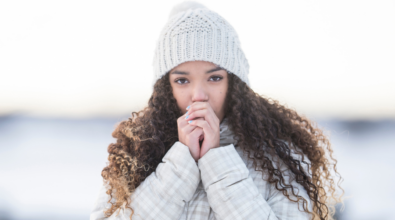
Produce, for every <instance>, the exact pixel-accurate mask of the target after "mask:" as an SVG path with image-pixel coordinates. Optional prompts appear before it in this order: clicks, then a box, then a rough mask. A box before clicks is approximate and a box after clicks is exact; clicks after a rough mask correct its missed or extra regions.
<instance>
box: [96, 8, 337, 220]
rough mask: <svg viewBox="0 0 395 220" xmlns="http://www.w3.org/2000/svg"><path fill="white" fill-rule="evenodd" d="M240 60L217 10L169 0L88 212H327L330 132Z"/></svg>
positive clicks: (301, 215) (311, 215)
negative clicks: (255, 82) (132, 106)
mask: <svg viewBox="0 0 395 220" xmlns="http://www.w3.org/2000/svg"><path fill="white" fill-rule="evenodd" d="M248 69H249V65H248V62H247V59H246V58H245V56H244V53H243V51H242V50H241V47H240V42H239V40H238V36H237V34H236V32H235V30H234V29H233V28H232V26H231V25H230V24H229V23H228V22H227V21H226V20H224V19H223V18H222V17H221V16H220V15H218V14H217V13H215V12H213V11H211V10H209V9H208V8H206V7H205V6H203V5H202V4H199V3H197V2H183V3H180V4H179V5H177V6H175V7H174V8H173V10H172V12H171V14H170V17H169V21H168V23H167V24H166V26H165V28H164V29H163V31H162V33H161V36H160V38H159V40H158V44H157V48H156V54H155V57H154V71H155V74H156V77H155V81H154V83H155V84H154V91H153V94H152V96H151V98H150V99H149V102H148V107H146V108H144V109H143V110H141V111H139V112H133V113H132V117H131V118H129V119H128V120H125V121H122V122H121V123H120V124H119V125H118V126H117V128H116V129H115V131H114V132H113V134H112V135H113V137H114V138H116V139H117V141H116V143H112V144H110V145H109V147H108V152H109V157H108V160H109V163H108V166H106V167H105V168H104V169H103V171H102V176H103V179H104V184H103V186H102V189H101V191H100V194H99V197H98V199H97V202H96V204H95V207H94V209H93V211H92V213H91V217H90V219H91V220H98V219H254V220H257V219H273V220H274V219H276V220H277V219H303V220H307V219H332V218H333V214H334V204H335V203H337V202H341V197H342V195H343V194H342V195H340V196H338V195H337V193H336V190H335V189H336V185H335V183H334V178H333V176H332V175H333V174H335V173H336V174H337V171H336V160H334V159H333V157H332V149H331V146H330V142H329V140H328V139H327V138H326V137H325V136H324V135H323V132H322V131H321V130H320V129H318V128H316V127H315V126H313V122H311V121H309V120H308V119H306V118H304V117H302V116H300V115H299V114H298V113H297V112H295V111H294V110H291V109H289V108H286V107H284V106H282V105H280V104H279V103H278V102H277V101H274V100H271V99H267V98H264V97H262V96H260V95H258V94H257V93H255V92H254V91H253V90H251V88H250V87H249V80H248ZM331 161H334V163H331ZM332 169H333V170H334V173H333V172H332V171H331V170H332ZM339 187H340V186H339ZM340 189H341V187H340Z"/></svg>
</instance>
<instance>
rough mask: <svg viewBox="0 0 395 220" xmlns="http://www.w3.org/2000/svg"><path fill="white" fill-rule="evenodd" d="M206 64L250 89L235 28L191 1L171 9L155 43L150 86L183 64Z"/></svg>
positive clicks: (204, 7) (244, 61)
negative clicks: (224, 71) (218, 69)
mask: <svg viewBox="0 0 395 220" xmlns="http://www.w3.org/2000/svg"><path fill="white" fill-rule="evenodd" d="M195 60H201V61H209V62H212V63H214V64H216V65H218V66H220V67H222V68H224V69H225V70H227V71H228V73H233V74H235V75H237V76H238V77H239V78H240V79H241V80H242V81H244V82H245V83H246V84H247V85H248V86H250V83H249V80H248V72H249V64H248V60H247V59H246V57H245V55H244V53H243V51H242V49H241V45H240V41H239V38H238V35H237V33H236V31H235V29H234V28H233V27H232V26H231V25H230V24H229V23H228V22H227V21H226V20H225V19H224V18H222V17H221V16H220V15H219V14H217V13H216V12H214V11H211V10H209V9H208V8H207V7H206V6H204V5H202V4H201V3H198V2H195V1H184V2H182V3H179V4H177V5H176V6H174V7H173V9H172V10H171V12H170V15H169V20H168V22H167V23H166V25H165V27H164V28H163V29H162V31H161V34H160V37H159V39H158V40H157V43H156V49H155V56H154V60H153V67H154V80H153V84H152V85H154V84H155V82H156V81H157V80H158V79H160V78H161V77H162V76H163V75H165V74H166V73H167V72H168V71H170V70H171V69H173V68H174V67H176V66H178V65H179V64H181V63H184V62H187V61H195Z"/></svg>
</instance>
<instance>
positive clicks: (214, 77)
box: [210, 76, 223, 82]
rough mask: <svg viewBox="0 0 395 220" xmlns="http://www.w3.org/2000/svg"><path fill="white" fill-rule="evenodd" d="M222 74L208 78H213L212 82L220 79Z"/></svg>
mask: <svg viewBox="0 0 395 220" xmlns="http://www.w3.org/2000/svg"><path fill="white" fill-rule="evenodd" d="M222 78H223V77H222V76H212V77H211V78H210V79H215V80H213V81H214V82H217V81H221V80H222Z"/></svg>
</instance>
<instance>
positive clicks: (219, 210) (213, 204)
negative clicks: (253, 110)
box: [90, 118, 312, 220]
mask: <svg viewBox="0 0 395 220" xmlns="http://www.w3.org/2000/svg"><path fill="white" fill-rule="evenodd" d="M233 137H234V135H233V133H232V131H231V129H229V126H228V123H227V118H225V119H224V120H223V121H222V122H221V124H220V147H218V148H214V149H210V150H209V151H208V152H207V153H206V154H205V155H204V156H203V157H202V158H200V159H199V160H198V162H197V163H196V162H195V160H194V159H193V158H192V156H191V154H190V152H189V148H188V147H187V146H186V145H184V144H182V143H181V142H178V141H177V142H176V143H174V145H173V146H172V147H171V148H170V150H169V151H168V152H167V153H166V155H165V156H164V158H163V160H162V163H160V164H159V165H158V167H157V169H156V170H155V171H154V172H153V173H152V174H151V175H149V176H148V177H147V178H146V179H145V180H144V181H143V182H142V183H141V184H140V185H139V186H138V187H137V188H136V190H135V192H134V193H133V195H132V203H131V207H132V208H133V210H134V214H133V216H132V219H164V220H167V219H181V220H207V219H209V220H214V219H216V220H219V219H251V220H258V219H265V220H279V219H282V220H287V219H293V220H308V219H311V215H310V214H308V213H306V212H304V211H303V207H302V204H301V203H300V204H298V203H295V202H292V201H290V200H289V199H288V198H286V197H285V196H284V195H283V194H282V193H281V192H280V191H278V190H277V189H276V188H275V187H273V186H271V185H270V184H269V183H268V182H267V181H265V180H264V177H265V175H263V174H262V172H261V171H255V169H254V166H253V161H252V160H249V159H248V157H247V155H246V154H245V153H243V151H242V150H241V149H240V147H237V140H235V139H234V138H233ZM290 149H291V152H292V156H293V157H294V158H298V159H299V160H300V159H301V157H300V156H299V155H295V152H294V151H293V150H292V148H290ZM268 157H270V155H268ZM270 158H271V159H273V158H272V157H270ZM304 159H305V161H306V162H310V161H309V160H308V159H307V157H305V158H304ZM280 162H281V161H280ZM302 164H303V163H302ZM273 165H274V166H275V167H276V168H277V167H278V166H279V167H280V170H281V171H283V172H284V173H285V176H284V179H285V183H288V184H289V183H290V184H292V185H293V186H294V187H295V188H296V193H297V194H298V195H300V196H302V197H304V198H305V199H306V200H307V201H308V207H309V210H310V211H311V210H312V203H311V202H310V200H309V197H308V195H307V193H306V191H305V190H304V188H303V187H302V186H301V185H300V184H298V183H296V181H295V179H294V178H292V172H291V171H289V169H287V167H286V166H285V164H284V163H280V164H279V165H276V163H274V164H273ZM302 166H304V168H305V170H307V168H308V167H307V165H304V164H303V165H302ZM309 172H310V171H309ZM106 188H107V186H105V185H102V187H101V189H100V191H99V195H98V197H97V200H96V203H95V204H94V208H93V210H92V212H91V215H90V220H104V219H108V220H128V219H130V218H129V217H130V214H131V211H130V209H120V210H119V213H118V211H116V212H114V213H113V215H111V216H110V217H109V218H105V217H104V214H103V212H104V210H105V209H107V208H109V207H110V206H111V205H110V204H109V203H107V201H108V200H109V199H110V197H109V195H107V194H106ZM288 194H289V195H292V193H291V192H290V190H289V191H288ZM291 198H293V199H296V198H294V197H291ZM113 201H114V200H113Z"/></svg>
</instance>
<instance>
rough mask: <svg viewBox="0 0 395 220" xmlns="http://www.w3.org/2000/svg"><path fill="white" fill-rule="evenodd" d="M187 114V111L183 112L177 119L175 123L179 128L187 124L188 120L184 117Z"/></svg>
mask: <svg viewBox="0 0 395 220" xmlns="http://www.w3.org/2000/svg"><path fill="white" fill-rule="evenodd" d="M186 116H187V113H184V114H183V115H181V116H180V117H179V118H178V119H177V124H178V127H179V128H183V127H185V126H188V121H186V120H185V117H186Z"/></svg>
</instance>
